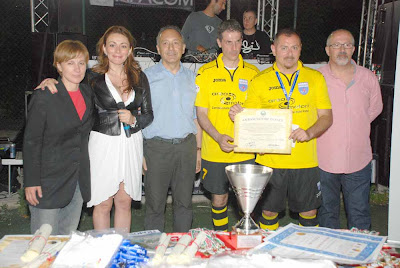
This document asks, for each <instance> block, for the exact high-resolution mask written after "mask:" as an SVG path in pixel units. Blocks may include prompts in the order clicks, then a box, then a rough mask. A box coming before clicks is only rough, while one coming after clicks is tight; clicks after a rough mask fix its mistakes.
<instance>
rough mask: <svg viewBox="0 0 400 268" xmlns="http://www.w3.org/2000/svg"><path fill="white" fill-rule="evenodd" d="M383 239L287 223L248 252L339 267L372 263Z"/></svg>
mask: <svg viewBox="0 0 400 268" xmlns="http://www.w3.org/2000/svg"><path fill="white" fill-rule="evenodd" d="M385 241H386V237H382V236H372V235H366V234H356V233H351V232H348V231H339V230H333V229H328V228H321V227H302V226H298V225H294V224H289V225H287V226H285V227H284V228H282V229H280V230H279V231H277V232H276V233H275V234H272V235H270V236H268V237H267V241H266V242H264V243H263V244H261V245H259V246H257V247H256V248H254V249H253V250H251V253H257V252H269V253H270V254H272V255H275V256H282V257H288V258H310V259H329V260H332V261H335V262H337V263H343V264H362V263H370V262H373V261H375V260H376V258H377V256H378V254H379V252H380V250H381V248H382V246H383V244H384V242H385Z"/></svg>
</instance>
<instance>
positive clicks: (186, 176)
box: [143, 134, 197, 232]
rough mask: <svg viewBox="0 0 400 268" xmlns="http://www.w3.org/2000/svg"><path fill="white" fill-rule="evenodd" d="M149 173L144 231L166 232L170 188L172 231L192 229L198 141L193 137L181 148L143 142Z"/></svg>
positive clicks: (180, 146) (145, 181)
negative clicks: (166, 213) (169, 189)
mask: <svg viewBox="0 0 400 268" xmlns="http://www.w3.org/2000/svg"><path fill="white" fill-rule="evenodd" d="M143 150H144V157H145V158H146V164H147V172H146V174H145V176H144V185H145V197H146V205H145V207H146V214H145V221H144V228H145V229H146V230H153V229H157V230H160V231H161V232H163V231H164V224H165V219H164V213H165V205H166V201H167V194H168V188H169V187H171V192H172V199H173V219H174V220H173V221H174V222H173V231H174V232H187V231H188V230H189V229H190V228H191V226H192V220H193V208H192V192H193V184H194V179H195V175H196V174H195V173H196V155H197V152H196V137H195V136H194V135H193V134H190V137H188V138H187V139H186V140H184V141H183V142H182V143H179V144H171V143H167V142H164V141H160V140H156V139H148V140H145V141H144V146H143Z"/></svg>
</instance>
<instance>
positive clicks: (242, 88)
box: [239, 79, 249, 92]
mask: <svg viewBox="0 0 400 268" xmlns="http://www.w3.org/2000/svg"><path fill="white" fill-rule="evenodd" d="M248 84H249V82H248V81H247V80H246V79H239V89H240V91H242V92H245V91H246V90H247V86H248Z"/></svg>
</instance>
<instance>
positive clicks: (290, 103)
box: [279, 98, 296, 109]
mask: <svg viewBox="0 0 400 268" xmlns="http://www.w3.org/2000/svg"><path fill="white" fill-rule="evenodd" d="M281 100H283V101H282V102H281V103H279V109H287V108H288V102H287V100H286V98H282V99H281ZM295 102H296V100H295V99H294V98H291V99H290V101H289V107H290V105H294V104H295Z"/></svg>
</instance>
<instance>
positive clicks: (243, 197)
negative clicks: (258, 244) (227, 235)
mask: <svg viewBox="0 0 400 268" xmlns="http://www.w3.org/2000/svg"><path fill="white" fill-rule="evenodd" d="M225 172H226V175H228V179H229V182H230V183H231V185H232V188H233V191H234V192H235V194H236V197H237V199H238V201H239V204H240V207H241V209H242V211H243V213H244V216H243V218H242V219H241V220H240V221H239V222H238V223H236V225H235V226H234V228H235V229H236V232H237V233H238V234H245V235H248V234H254V233H257V232H258V231H259V230H260V227H259V226H258V225H257V224H256V223H255V222H254V220H253V219H252V218H251V217H250V214H251V212H253V210H254V207H255V206H256V204H257V202H258V199H259V198H260V196H261V194H262V192H263V191H264V188H265V186H266V185H267V183H268V181H269V179H270V178H271V175H272V168H269V167H265V166H259V165H231V166H227V167H226V168H225Z"/></svg>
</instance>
